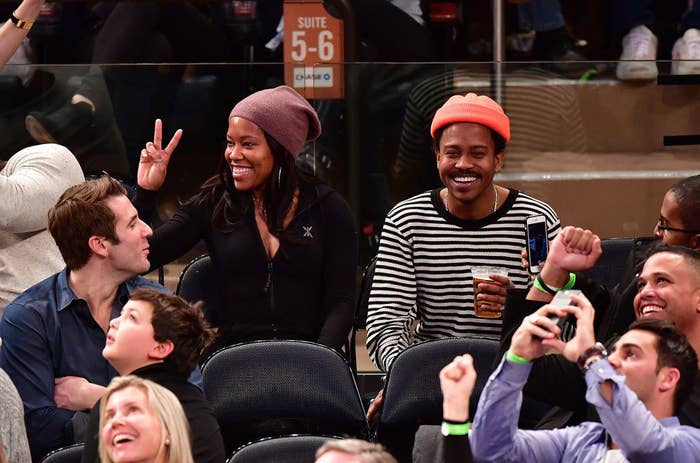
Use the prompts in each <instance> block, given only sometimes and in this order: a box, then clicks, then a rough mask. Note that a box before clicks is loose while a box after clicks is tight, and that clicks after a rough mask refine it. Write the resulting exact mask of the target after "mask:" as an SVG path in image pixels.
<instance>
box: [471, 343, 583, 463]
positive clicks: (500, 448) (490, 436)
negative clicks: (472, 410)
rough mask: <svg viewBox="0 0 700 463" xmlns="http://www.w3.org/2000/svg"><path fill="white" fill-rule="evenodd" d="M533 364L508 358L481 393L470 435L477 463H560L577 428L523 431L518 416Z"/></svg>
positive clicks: (502, 361)
mask: <svg viewBox="0 0 700 463" xmlns="http://www.w3.org/2000/svg"><path fill="white" fill-rule="evenodd" d="M530 369H531V364H517V363H511V362H509V361H507V360H506V359H505V356H504V358H503V359H502V360H501V363H500V365H499V366H498V368H497V369H496V371H495V372H494V373H493V374H492V375H491V377H490V378H489V380H488V382H487V383H486V386H485V387H484V390H483V391H482V393H481V398H480V400H479V406H478V407H477V411H476V415H475V416H474V423H473V426H472V430H471V432H470V434H469V441H470V444H471V450H472V455H473V457H474V461H479V462H513V463H516V462H518V463H519V462H523V461H536V462H542V463H546V462H560V461H561V459H562V456H563V455H564V452H565V450H566V444H567V442H568V441H569V440H570V436H569V434H570V433H571V432H573V429H574V428H565V429H562V430H555V431H522V430H519V429H518V416H519V415H520V406H521V404H522V389H523V386H524V385H525V382H526V381H527V377H528V375H529V374H530Z"/></svg>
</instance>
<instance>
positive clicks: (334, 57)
mask: <svg viewBox="0 0 700 463" xmlns="http://www.w3.org/2000/svg"><path fill="white" fill-rule="evenodd" d="M343 51H344V48H343V21H342V20H340V19H338V18H335V17H333V16H332V15H331V14H330V13H328V12H327V11H326V9H325V8H324V6H323V2H322V1H320V0H285V2H284V73H285V82H286V83H287V85H289V86H290V87H293V88H295V89H296V90H297V91H298V92H299V93H301V94H302V95H304V96H305V97H307V98H343V80H344V78H343V65H342V63H343V61H344V59H343V54H344V53H343Z"/></svg>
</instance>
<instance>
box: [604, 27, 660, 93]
mask: <svg viewBox="0 0 700 463" xmlns="http://www.w3.org/2000/svg"><path fill="white" fill-rule="evenodd" d="M658 43H659V41H658V40H657V39H656V36H655V35H654V33H653V32H651V31H650V30H649V28H648V27H646V26H644V25H641V26H637V27H635V28H633V29H631V30H630V31H629V32H628V33H627V35H625V37H624V38H623V39H622V55H620V62H619V63H617V70H616V72H615V74H616V75H617V78H618V79H619V80H653V79H656V76H658V75H659V69H658V68H657V67H656V49H657V47H658Z"/></svg>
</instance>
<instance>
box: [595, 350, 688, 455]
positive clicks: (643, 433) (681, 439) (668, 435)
mask: <svg viewBox="0 0 700 463" xmlns="http://www.w3.org/2000/svg"><path fill="white" fill-rule="evenodd" d="M607 380H610V381H612V382H613V398H612V403H608V401H607V400H605V398H604V397H603V396H602V395H601V393H600V384H601V383H602V382H604V381H607ZM586 383H587V385H588V390H587V392H586V400H588V402H590V403H591V404H592V405H594V406H595V407H596V409H597V411H598V415H599V416H600V419H601V421H602V423H603V425H604V426H605V429H606V430H607V431H608V433H609V434H610V437H611V438H612V439H613V441H615V443H616V444H617V445H619V446H620V449H621V450H622V453H623V454H624V455H625V456H626V457H627V459H628V460H630V461H638V462H659V461H678V462H690V461H696V460H697V456H698V455H700V430H698V429H695V428H691V427H688V426H680V425H678V419H677V418H675V417H673V418H666V419H665V420H669V421H671V425H666V426H664V425H663V424H662V422H661V421H660V420H658V419H657V418H656V417H654V415H652V414H651V412H650V411H649V410H648V409H647V407H646V406H645V405H644V403H642V401H641V400H639V398H638V397H637V394H636V393H635V392H634V391H632V390H631V389H630V388H629V387H627V385H626V384H625V377H624V376H623V375H621V374H619V373H617V372H616V371H615V370H614V369H613V367H612V366H611V365H610V363H609V362H608V360H607V359H600V360H598V361H596V362H594V363H593V364H592V365H591V367H590V368H589V369H588V371H587V372H586Z"/></svg>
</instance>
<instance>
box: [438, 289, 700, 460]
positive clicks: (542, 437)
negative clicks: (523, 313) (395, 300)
mask: <svg viewBox="0 0 700 463" xmlns="http://www.w3.org/2000/svg"><path fill="white" fill-rule="evenodd" d="M571 299H572V301H573V303H575V304H576V306H575V307H574V306H570V307H565V308H558V307H555V306H552V305H545V306H543V307H542V308H541V309H539V310H538V311H537V312H535V313H534V314H532V315H530V316H528V317H527V318H526V319H525V320H524V321H523V323H522V324H521V325H520V327H519V328H518V330H517V331H516V332H515V334H514V335H513V339H512V342H511V345H510V349H509V350H508V352H507V353H506V355H505V356H504V359H503V360H502V361H501V364H500V365H499V367H498V368H497V369H496V371H495V372H494V373H493V374H492V375H491V377H490V378H489V381H488V383H487V385H486V387H485V388H484V391H483V392H482V395H481V399H480V401H479V407H478V409H477V413H476V416H475V418H474V425H473V427H472V430H471V433H470V434H469V443H470V445H471V452H472V454H473V457H474V460H475V461H484V462H489V461H498V462H519V461H537V462H545V463H546V462H590V461H606V462H608V461H610V462H627V461H642V462H658V461H674V462H692V461H696V456H697V455H698V454H699V452H700V429H696V428H693V427H689V426H682V425H680V423H679V422H678V418H677V417H676V416H674V415H675V413H676V411H677V410H678V408H679V407H680V405H681V404H682V403H683V401H684V400H685V398H686V397H687V396H688V394H689V393H690V391H691V389H692V387H693V383H694V381H695V376H696V374H697V356H696V354H695V351H693V349H692V347H691V346H690V344H689V343H688V341H687V339H686V337H685V336H684V335H682V334H681V333H680V332H679V331H678V330H676V329H675V326H674V325H673V324H672V323H671V322H668V321H664V320H654V319H644V320H638V321H636V322H634V323H633V324H632V325H630V329H629V331H628V332H627V333H625V334H624V335H623V336H622V337H621V338H620V339H619V340H618V341H617V342H616V343H615V345H614V347H613V348H612V352H611V353H610V354H609V355H607V353H606V352H605V350H604V348H603V347H602V345H600V344H594V342H595V337H594V333H593V316H594V309H593V307H592V306H591V305H590V303H589V302H588V300H587V299H586V298H585V297H583V296H572V297H571ZM568 313H570V314H572V315H574V316H575V317H576V319H577V332H576V336H575V337H574V338H572V339H571V340H570V341H569V342H567V343H564V342H562V341H561V340H560V339H558V336H559V334H560V330H559V328H558V327H557V325H556V323H555V322H553V321H552V320H551V319H550V318H549V317H548V316H550V315H556V316H559V317H562V316H566V315H567V314H568ZM550 350H554V351H556V352H559V353H561V354H562V355H563V356H564V357H566V358H567V359H568V360H569V361H572V362H577V363H578V364H579V366H580V367H581V369H582V370H583V374H584V375H585V378H586V384H587V392H586V400H587V401H588V402H589V403H590V404H591V405H593V406H595V408H596V410H597V412H598V414H599V416H600V419H601V423H594V422H585V423H582V424H581V425H579V426H575V427H567V428H563V429H556V430H551V431H524V430H519V429H517V421H518V415H519V412H520V403H521V399H522V388H523V386H524V384H525V382H526V380H527V377H528V374H529V372H530V367H531V365H530V362H531V361H532V360H534V359H536V358H539V357H542V356H543V355H545V354H546V353H547V352H549V351H550ZM475 377H476V375H475V373H474V371H473V366H472V364H471V358H470V357H468V356H462V357H458V358H457V359H455V361H453V362H452V363H450V364H449V365H448V366H447V367H445V368H444V369H443V370H442V372H441V373H440V381H441V386H442V390H443V395H444V407H443V408H444V414H445V418H446V420H449V421H448V422H447V424H446V426H445V427H446V428H453V429H456V428H458V427H459V423H460V422H466V419H467V416H466V414H467V413H468V409H469V408H468V395H469V394H470V392H471V390H472V388H473V382H474V380H475ZM465 398H466V399H465ZM465 405H466V407H465ZM448 430H449V429H448ZM446 434H449V433H446ZM445 461H458V460H453V459H450V458H446V460H445Z"/></svg>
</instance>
